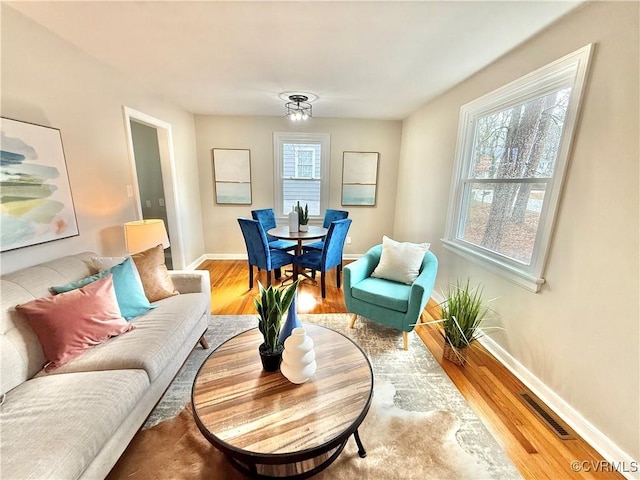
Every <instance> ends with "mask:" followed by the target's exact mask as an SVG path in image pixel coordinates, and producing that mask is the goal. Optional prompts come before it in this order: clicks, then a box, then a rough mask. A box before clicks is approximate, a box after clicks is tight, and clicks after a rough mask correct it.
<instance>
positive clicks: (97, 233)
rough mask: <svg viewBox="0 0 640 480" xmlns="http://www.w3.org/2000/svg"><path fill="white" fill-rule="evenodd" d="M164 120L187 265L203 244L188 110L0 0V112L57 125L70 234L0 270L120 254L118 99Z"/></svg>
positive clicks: (125, 178)
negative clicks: (68, 192) (74, 224)
mask: <svg viewBox="0 0 640 480" xmlns="http://www.w3.org/2000/svg"><path fill="white" fill-rule="evenodd" d="M123 105H126V106H129V107H131V108H134V109H135V110H138V111H141V112H144V113H146V114H149V115H151V116H153V117H156V118H158V119H160V120H162V121H164V122H167V123H169V124H171V125H172V128H173V140H174V148H175V159H176V175H177V182H176V183H177V188H178V201H179V205H180V211H181V215H180V218H179V221H180V223H181V229H182V231H183V232H189V234H188V235H184V238H182V239H181V240H182V243H183V249H184V257H185V258H184V260H185V263H187V264H188V263H190V262H192V261H194V260H195V259H196V258H198V257H200V256H201V255H202V254H203V252H204V250H203V248H204V247H203V241H202V217H201V212H200V198H199V192H198V173H197V163H196V156H195V134H194V124H193V115H191V114H190V113H188V112H186V111H184V110H182V109H179V108H176V107H174V106H172V105H170V104H168V103H166V102H164V101H161V100H159V99H157V98H153V97H150V96H148V95H147V94H145V93H143V91H142V90H141V89H136V88H135V86H134V83H133V82H132V80H131V79H129V78H127V77H126V76H123V75H119V74H118V73H116V72H115V71H113V70H111V69H110V68H108V67H106V66H104V65H103V64H101V63H98V62H96V61H95V60H93V59H92V58H90V57H89V56H87V55H86V54H84V53H82V52H81V51H79V50H78V49H76V48H75V47H73V46H71V45H70V44H68V43H67V42H65V41H63V40H61V39H60V38H59V37H57V36H55V35H52V34H51V33H50V32H49V31H47V30H45V29H43V28H42V27H40V26H39V25H37V24H35V23H33V22H32V21H31V20H29V19H27V18H25V17H24V16H23V15H21V14H19V13H17V12H16V11H15V10H13V9H12V8H10V7H8V6H7V5H5V4H2V116H4V117H9V118H14V119H16V120H22V121H26V122H31V123H36V124H40V125H45V126H51V127H55V128H58V129H60V131H61V135H62V141H63V145H64V151H65V157H66V161H67V168H68V171H69V179H70V183H71V189H72V193H73V199H74V204H75V207H76V213H77V218H78V226H79V230H80V235H79V236H78V237H74V238H69V239H64V240H58V241H55V242H51V243H47V244H43V245H37V246H32V247H27V248H23V249H19V250H14V251H10V252H4V253H3V254H2V257H1V260H2V266H1V268H2V272H3V273H5V272H9V271H12V270H15V269H18V268H21V267H23V266H26V265H32V264H35V263H38V262H42V261H46V260H49V259H52V258H56V257H58V256H60V255H64V254H68V253H74V252H80V251H84V250H92V251H97V252H99V253H101V254H104V255H120V254H124V253H125V251H124V233H123V227H122V224H123V223H124V222H126V221H129V220H134V219H135V208H134V204H133V199H132V198H128V197H127V189H126V186H127V185H130V184H132V183H133V182H132V178H131V172H130V165H129V159H128V153H127V146H126V139H125V127H124V120H123V114H122V106H123Z"/></svg>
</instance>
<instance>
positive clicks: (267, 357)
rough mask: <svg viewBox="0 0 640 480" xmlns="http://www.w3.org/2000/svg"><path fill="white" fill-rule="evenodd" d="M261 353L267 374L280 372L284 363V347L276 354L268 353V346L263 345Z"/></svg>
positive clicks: (260, 349) (260, 348) (280, 347)
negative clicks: (281, 364)
mask: <svg viewBox="0 0 640 480" xmlns="http://www.w3.org/2000/svg"><path fill="white" fill-rule="evenodd" d="M258 350H259V351H260V360H262V368H264V370H265V371H266V372H277V371H278V370H280V363H281V362H282V351H283V350H284V347H283V346H282V345H280V346H279V348H278V351H276V352H267V351H265V350H266V345H265V344H264V343H263V344H262V345H260V347H259V348H258Z"/></svg>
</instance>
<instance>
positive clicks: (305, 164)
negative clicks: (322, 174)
mask: <svg viewBox="0 0 640 480" xmlns="http://www.w3.org/2000/svg"><path fill="white" fill-rule="evenodd" d="M286 147H287V148H293V151H294V162H295V166H296V175H295V176H296V178H307V179H313V178H314V177H315V174H316V169H315V165H316V148H314V145H295V144H287V145H286ZM285 168H286V166H285Z"/></svg>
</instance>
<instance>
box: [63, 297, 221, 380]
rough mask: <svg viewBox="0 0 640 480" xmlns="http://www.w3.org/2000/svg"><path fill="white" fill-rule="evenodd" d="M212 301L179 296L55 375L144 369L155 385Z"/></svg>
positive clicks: (160, 303)
mask: <svg viewBox="0 0 640 480" xmlns="http://www.w3.org/2000/svg"><path fill="white" fill-rule="evenodd" d="M209 301H210V298H209V296H208V295H204V294H202V293H188V294H185V295H176V296H173V297H169V298H167V299H165V300H161V301H159V302H158V308H157V309H155V310H150V311H149V312H147V313H145V314H144V315H141V316H140V317H137V318H136V319H135V320H134V321H133V324H134V325H135V327H136V328H135V330H133V331H131V332H129V333H127V334H126V335H122V336H120V337H117V338H112V339H111V340H109V341H107V342H105V343H103V344H101V345H98V346H97V347H94V348H92V349H91V350H89V351H87V352H85V353H84V354H82V355H81V356H80V357H77V358H75V359H73V360H71V361H70V362H69V363H67V364H65V365H62V366H61V367H60V368H57V369H55V370H54V371H52V372H50V373H51V374H60V373H69V372H87V371H93V370H120V369H128V368H132V369H136V368H139V369H144V370H145V371H146V372H147V373H148V375H149V378H150V379H151V381H153V380H154V379H155V378H156V377H157V376H158V375H159V374H160V373H161V372H162V370H163V369H164V368H165V366H166V365H167V364H168V363H169V362H170V361H171V360H172V358H173V355H174V353H175V352H176V351H177V349H178V348H179V347H180V345H182V343H183V342H184V339H185V337H186V336H187V334H188V332H190V331H191V330H193V328H194V326H195V325H196V324H197V322H198V320H199V319H200V318H202V316H203V315H205V314H206V312H207V311H208V308H209V305H208V303H209Z"/></svg>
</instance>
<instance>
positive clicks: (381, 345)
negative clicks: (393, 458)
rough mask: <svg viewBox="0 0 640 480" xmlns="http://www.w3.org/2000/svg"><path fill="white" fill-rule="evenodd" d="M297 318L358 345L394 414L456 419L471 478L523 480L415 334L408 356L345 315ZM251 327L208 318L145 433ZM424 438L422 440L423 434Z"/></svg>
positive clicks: (377, 329)
mask: <svg viewBox="0 0 640 480" xmlns="http://www.w3.org/2000/svg"><path fill="white" fill-rule="evenodd" d="M300 318H301V320H302V322H303V323H315V324H318V325H323V326H325V327H329V328H331V329H333V330H336V331H338V332H340V333H342V334H343V335H345V336H347V337H349V338H351V339H352V340H354V341H355V342H356V343H357V344H358V345H360V347H361V348H362V349H363V350H364V351H365V352H366V353H367V355H368V356H369V359H370V361H371V365H372V367H373V372H374V379H375V382H376V384H382V385H384V384H386V383H389V384H391V385H392V386H393V388H394V389H395V396H393V404H394V407H396V409H399V410H403V411H405V413H408V414H409V415H411V413H409V412H432V411H436V410H444V411H447V412H450V413H452V414H453V415H455V417H457V423H458V424H459V429H458V430H457V432H456V433H455V439H456V440H457V442H458V444H459V446H460V447H461V448H462V450H463V451H464V452H466V453H467V454H469V455H470V456H471V457H473V459H475V461H476V463H477V466H478V469H477V470H476V473H477V474H479V475H481V476H477V475H476V476H474V477H473V478H478V479H480V478H492V479H519V478H522V477H521V476H520V474H519V473H518V471H517V470H516V468H515V467H514V466H513V464H512V463H511V461H510V460H509V459H508V458H507V456H506V454H505V453H504V451H503V450H502V449H501V447H500V446H499V445H498V443H497V442H496V440H495V439H494V438H493V437H492V435H491V434H490V433H489V431H488V430H487V429H486V427H485V426H484V425H483V424H482V422H481V420H480V419H479V418H478V417H477V416H476V415H475V413H474V412H473V411H472V410H471V408H470V407H469V405H468V404H467V402H466V401H465V399H464V398H463V397H462V395H461V394H460V392H459V391H458V390H457V388H456V387H455V385H454V384H453V383H452V382H451V380H450V379H449V377H448V376H447V374H446V373H444V371H443V370H442V368H441V367H440V365H439V364H438V362H437V361H436V359H435V358H433V356H432V355H431V353H430V352H429V351H428V350H427V348H426V347H425V346H424V344H423V343H422V341H421V340H420V338H419V337H418V336H417V335H416V334H415V333H411V334H410V343H409V350H408V351H405V350H403V349H402V334H401V332H398V331H397V330H394V329H391V328H388V327H385V326H383V325H379V324H377V323H375V322H372V321H368V320H366V319H362V318H358V321H357V322H356V324H355V328H353V329H350V328H349V316H348V315H346V314H322V315H310V314H306V315H305V314H301V315H300ZM256 326H257V318H256V316H255V315H220V316H212V318H211V322H210V328H209V330H208V332H207V334H206V338H207V340H208V341H209V347H210V348H209V350H207V351H205V350H203V349H202V348H200V347H197V348H195V349H194V351H193V352H192V354H191V356H190V357H189V359H188V360H187V362H186V364H185V366H184V367H183V369H182V370H181V371H180V373H179V374H178V376H177V377H176V379H175V380H174V382H173V384H172V385H171V387H170V388H169V390H168V391H167V393H166V394H165V396H164V397H163V399H162V400H161V401H160V403H159V404H158V405H157V406H156V408H155V410H154V411H153V412H152V414H151V415H150V417H149V419H148V420H147V422H146V424H145V426H144V428H145V429H147V428H150V427H153V426H154V425H156V424H158V423H160V422H163V421H165V420H167V419H170V418H173V417H176V416H177V415H178V414H179V413H180V412H181V411H182V410H183V409H184V407H185V405H187V403H189V401H190V395H191V386H192V384H193V379H194V377H195V374H196V372H197V370H198V368H199V367H200V365H201V364H202V362H203V361H204V360H205V358H206V357H207V356H208V355H209V354H210V353H211V351H212V350H213V349H215V348H216V347H218V346H219V345H220V344H221V343H223V342H224V341H226V340H227V339H229V338H231V337H232V336H234V335H237V334H238V333H241V332H243V331H245V330H247V329H249V328H254V327H256ZM424 435H425V438H426V436H427V434H426V433H425V434H424ZM418 438H420V437H419V436H418ZM413 448H414V449H415V454H416V455H420V454H421V450H422V445H420V444H418V445H414V447H413ZM480 472H482V473H480ZM413 473H415V472H413ZM368 478H376V477H375V476H370V477H368ZM396 478H403V477H396ZM404 478H414V477H404ZM436 478H437V477H436Z"/></svg>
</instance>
